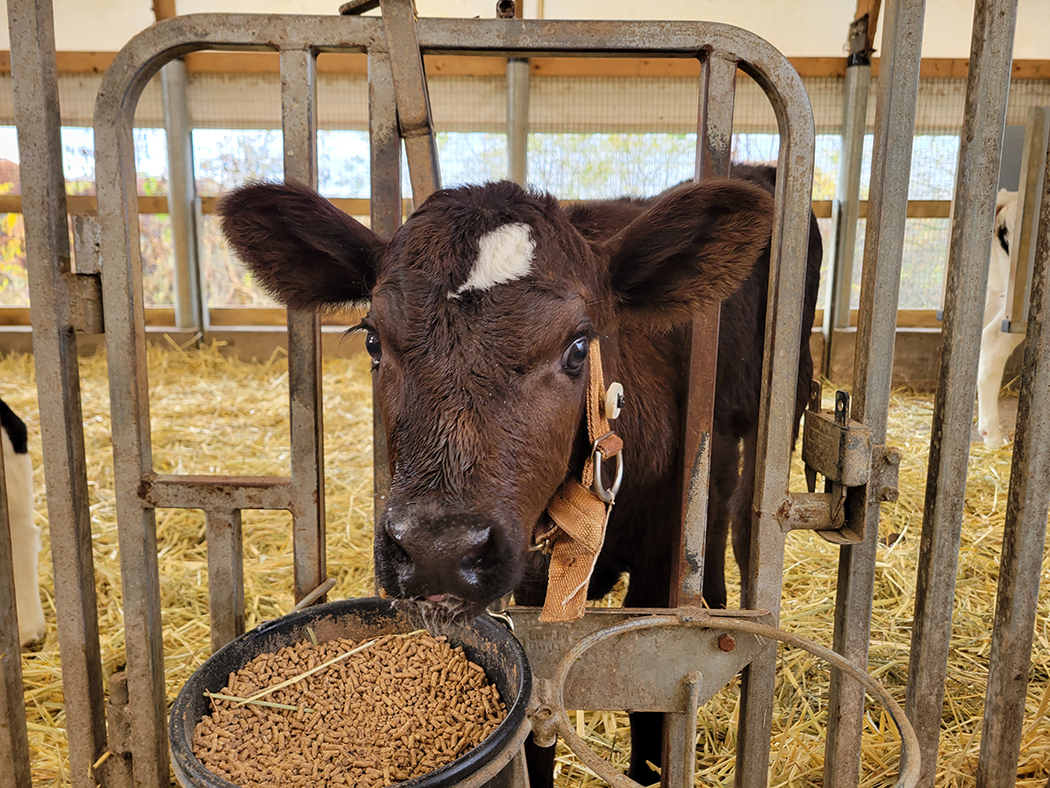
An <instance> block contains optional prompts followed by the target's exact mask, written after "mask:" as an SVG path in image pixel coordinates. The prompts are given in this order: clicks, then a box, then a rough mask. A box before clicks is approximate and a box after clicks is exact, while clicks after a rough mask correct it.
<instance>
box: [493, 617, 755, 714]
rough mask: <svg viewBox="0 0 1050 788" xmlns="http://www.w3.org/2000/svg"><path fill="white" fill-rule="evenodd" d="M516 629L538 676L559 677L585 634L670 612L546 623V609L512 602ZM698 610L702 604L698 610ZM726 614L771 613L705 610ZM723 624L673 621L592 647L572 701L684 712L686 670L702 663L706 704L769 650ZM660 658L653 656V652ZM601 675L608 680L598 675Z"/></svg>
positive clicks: (571, 686)
mask: <svg viewBox="0 0 1050 788" xmlns="http://www.w3.org/2000/svg"><path fill="white" fill-rule="evenodd" d="M507 612H508V613H509V614H510V617H511V619H512V620H513V621H514V634H515V636H516V637H517V638H518V639H519V640H520V641H521V643H522V645H523V646H524V647H525V651H526V653H527V654H528V656H529V665H530V667H531V668H532V674H533V676H535V677H536V678H537V679H549V678H551V677H553V675H554V672H555V669H556V668H557V666H558V663H559V662H560V661H561V659H562V657H563V656H564V655H565V654H566V653H567V652H568V651H569V649H570V648H572V647H573V646H574V645H575V644H576V643H577V642H579V641H580V640H581V639H582V638H584V637H586V636H588V635H591V634H593V633H595V632H598V631H599V630H602V629H606V628H607V627H611V626H613V625H615V624H620V623H623V622H624V621H627V620H630V619H634V618H639V617H643V616H649V615H667V610H664V609H645V608H632V609H630V610H617V609H615V608H610V609H595V610H588V611H587V615H586V616H584V617H583V618H580V619H577V620H576V621H568V622H563V623H557V624H541V623H539V614H540V608H536V607H511V608H509V609H508V611H507ZM697 612H698V613H699V612H700V610H699V609H698V610H697ZM703 612H704V613H705V614H708V613H711V614H716V619H717V617H718V616H722V617H734V616H735V617H744V618H748V619H754V620H758V621H763V622H766V623H769V621H770V619H769V614H768V613H767V612H765V611H754V610H745V611H741V610H734V611H721V610H720V611H708V610H704V611H703ZM724 634H725V633H724V632H721V631H720V630H719V629H717V628H712V629H703V628H695V627H674V628H670V629H664V630H649V631H640V632H637V633H632V634H630V635H626V636H624V637H623V638H621V639H615V640H614V641H612V642H607V643H603V644H601V645H599V646H596V647H594V648H593V649H590V650H589V651H587V652H586V653H585V654H584V656H583V657H582V658H581V659H580V661H579V663H578V664H577V665H576V667H575V668H573V670H572V672H570V673H569V676H568V680H567V681H566V684H565V702H566V704H568V706H567V707H568V708H574V709H631V710H632V711H663V712H672V711H682V710H683V708H682V685H681V680H682V677H683V676H686V675H688V674H690V673H691V672H693V671H695V670H696V669H697V665H698V664H699V665H702V667H703V671H704V681H703V687H702V688H701V690H700V693H699V698H700V701H699V702H700V703H706V702H707V701H708V700H710V699H711V697H713V696H714V694H715V693H716V692H718V690H720V689H721V688H722V687H724V686H725V685H726V684H727V683H728V682H729V680H730V679H731V678H732V677H733V676H735V675H736V674H737V673H738V672H739V671H740V670H741V668H743V667H744V665H746V664H748V662H750V661H751V659H752V658H754V656H755V655H756V654H758V653H759V651H761V649H762V648H763V645H764V644H763V643H762V642H761V641H760V640H759V639H758V638H751V637H743V638H730V639H729V640H725V639H724V638H723V637H722V636H723V635H724ZM654 654H659V655H660V659H659V660H654V659H653V655H654ZM596 675H601V676H602V680H601V681H598V682H596V681H594V676H596Z"/></svg>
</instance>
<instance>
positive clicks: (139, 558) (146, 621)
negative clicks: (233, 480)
mask: <svg viewBox="0 0 1050 788" xmlns="http://www.w3.org/2000/svg"><path fill="white" fill-rule="evenodd" d="M123 120H124V123H123V124H122V126H121V127H120V128H116V129H113V128H107V129H105V130H102V129H99V128H96V129H95V140H96V162H97V163H96V177H97V189H98V194H99V198H98V200H99V220H100V221H101V223H102V259H103V260H105V261H106V265H105V269H104V272H103V276H102V298H103V305H104V308H105V312H106V343H107V346H108V348H109V354H108V359H109V390H110V413H111V420H112V431H113V455H114V463H113V466H114V468H113V479H114V488H115V493H116V502H117V503H116V512H117V527H118V535H119V540H120V580H121V588H122V590H123V598H124V632H125V647H126V649H127V660H128V666H127V674H128V693H129V696H130V697H131V698H133V699H134V700H133V702H131V703H130V704H129V705H128V709H129V716H130V718H131V729H132V736H131V741H132V744H133V756H132V765H133V769H134V782H135V784H136V785H141V786H154V785H155V786H161V785H165V784H166V781H167V780H168V736H167V714H166V708H165V687H164V640H163V632H162V629H161V601H160V571H159V568H158V565H157V527H156V517H155V513H154V510H153V509H152V508H149V507H144V505H143V503H142V501H141V499H140V498H139V485H140V483H141V481H142V479H143V478H144V477H145V476H146V475H147V474H149V473H150V472H151V471H152V468H153V452H152V446H151V437H150V426H149V393H148V386H147V379H146V336H145V326H144V322H143V320H144V318H143V315H144V312H143V308H142V253H141V249H140V247H139V222H138V197H137V194H136V182H135V181H136V179H135V146H134V141H133V139H132V133H131V121H132V118H130V117H125V118H124V119H123ZM103 135H108V137H109V140H110V143H109V144H108V145H100V144H99V140H100V138H101V137H102V136H103ZM110 760H113V759H110Z"/></svg>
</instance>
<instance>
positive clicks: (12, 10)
mask: <svg viewBox="0 0 1050 788" xmlns="http://www.w3.org/2000/svg"><path fill="white" fill-rule="evenodd" d="M7 13H8V29H9V31H10V34H11V72H12V76H13V78H14V80H15V83H16V84H17V85H18V88H19V89H18V90H17V91H15V115H16V125H17V127H18V138H19V150H20V155H21V168H22V177H23V178H24V180H25V183H24V185H23V188H22V205H23V212H24V214H25V233H26V260H27V266H28V269H29V289H30V298H31V301H32V309H31V320H32V326H33V353H34V358H35V365H36V374H37V380H38V381H39V382H40V384H39V385H38V392H37V393H38V402H39V407H40V425H41V426H40V429H41V443H42V444H43V448H44V452H43V454H44V470H45V473H46V476H47V506H48V514H49V516H50V519H51V522H52V523H61V524H62V526H61V527H56V528H53V529H52V532H51V555H52V563H53V566H54V577H55V603H56V608H57V618H58V621H57V623H58V640H59V652H60V656H61V659H62V686H63V692H64V696H65V712H66V728H67V740H68V743H69V763H70V780H71V783H72V785H73V786H74V787H75V788H89V787H90V788H94V786H95V784H96V781H110V782H109V784H110V785H117V784H119V783H120V782H121V780H122V778H123V779H124V780H126V778H127V776H128V765H127V763H126V761H125V760H124V759H123V758H121V757H116V758H110V759H109V760H108V761H107V762H106V763H105V764H104V765H102V766H101V767H100V768H98V769H95V768H94V767H93V764H94V763H95V761H96V759H97V758H98V757H99V756H101V755H102V754H103V753H104V752H105V751H106V748H107V738H106V717H105V698H104V694H103V688H102V659H101V656H100V649H99V637H98V614H97V604H96V596H95V574H94V565H93V561H92V549H91V523H90V516H89V499H88V487H87V469H86V464H85V461H84V433H83V417H82V412H81V407H80V377H79V370H78V367H77V337H76V333H77V331H78V330H79V329H84V328H87V327H89V323H88V321H86V320H84V318H85V315H86V313H88V312H91V313H92V314H94V315H95V316H96V317H100V311H99V310H98V309H97V306H98V301H99V294H98V287H99V282H98V277H97V275H92V274H83V273H80V274H78V273H74V272H73V270H72V266H71V261H70V254H69V236H68V234H67V233H68V231H67V225H66V221H67V213H66V192H65V179H64V178H63V175H62V145H61V140H60V137H59V129H60V124H61V121H60V118H59V101H58V79H57V73H56V68H55V37H54V16H53V13H52V9H51V4H50V3H48V2H33V0H11V2H9V3H8V7H7ZM92 305H93V306H94V308H91V309H89V308H88V307H89V306H92ZM90 327H91V328H93V329H97V328H98V326H97V325H95V323H94V321H91V324H90ZM20 768H21V767H20V766H16V767H15V769H16V770H19V769H20ZM26 768H28V766H27V767H26Z"/></svg>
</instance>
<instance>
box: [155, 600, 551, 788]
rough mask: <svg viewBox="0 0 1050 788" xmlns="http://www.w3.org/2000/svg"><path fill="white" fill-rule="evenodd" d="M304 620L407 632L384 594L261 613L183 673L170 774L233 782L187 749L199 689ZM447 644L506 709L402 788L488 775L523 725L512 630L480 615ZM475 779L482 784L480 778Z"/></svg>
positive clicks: (219, 683) (203, 785) (275, 647)
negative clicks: (275, 614) (266, 616)
mask: <svg viewBox="0 0 1050 788" xmlns="http://www.w3.org/2000/svg"><path fill="white" fill-rule="evenodd" d="M307 627H309V628H310V630H312V631H313V634H314V637H316V638H317V640H318V642H323V641H327V640H334V639H336V638H350V639H352V640H358V641H361V640H370V639H371V638H374V637H377V636H379V635H386V634H391V633H395V632H409V631H411V630H412V629H413V627H412V624H411V622H410V621H409V620H408V618H407V617H406V616H404V615H403V614H401V613H398V612H397V611H396V610H394V609H393V607H392V606H391V605H390V603H389V602H387V601H385V600H382V599H376V598H366V599H346V600H342V601H340V602H329V603H328V604H325V605H317V606H315V607H310V608H307V609H306V610H302V611H300V612H298V613H292V614H290V615H287V616H283V617H281V618H278V619H276V620H274V621H269V622H267V623H265V624H262V625H261V626H259V627H257V628H255V629H253V630H252V631H251V632H246V633H245V634H243V635H241V636H240V637H239V638H237V639H236V640H233V641H231V642H230V643H227V644H226V645H225V646H223V647H222V648H221V649H219V650H218V651H217V652H215V654H213V655H212V656H211V657H210V658H209V659H208V660H207V661H206V662H205V663H204V664H203V665H201V666H200V668H198V669H197V671H196V672H195V673H194V674H193V675H192V676H190V678H189V680H188V681H187V682H186V685H185V686H184V687H183V688H182V690H181V691H180V692H179V696H178V697H177V698H176V699H175V704H174V705H173V706H172V709H171V720H170V721H169V724H168V735H169V738H170V739H171V762H172V765H173V767H174V769H175V777H176V779H178V781H179V783H180V784H181V785H183V786H186V787H187V788H235V787H234V786H233V783H230V782H228V781H227V780H224V779H223V778H221V777H219V776H218V775H215V774H212V773H211V772H209V771H208V770H207V769H205V768H204V766H203V765H202V764H201V762H200V761H198V760H197V758H196V756H194V754H193V730H194V728H195V727H196V725H197V723H198V722H200V720H201V718H202V717H203V716H204V715H205V714H207V713H209V712H210V711H211V708H210V704H211V702H210V701H209V700H208V698H207V697H206V696H205V694H204V693H205V692H221V691H222V688H223V687H225V686H226V683H227V681H229V678H230V673H232V672H234V671H237V670H240V669H241V668H242V667H244V666H245V665H246V664H248V662H250V661H251V660H252V659H254V658H255V657H257V656H258V655H260V654H268V653H273V652H276V651H279V650H280V649H282V648H284V647H285V646H291V645H294V644H295V643H298V642H299V641H300V640H303V639H304V638H308V637H309V635H308V633H307ZM449 641H450V642H451V643H452V645H454V646H462V647H463V651H464V653H465V654H466V655H467V658H468V659H470V660H471V661H472V662H474V663H476V664H478V665H480V666H481V667H482V668H483V669H484V670H485V675H486V676H488V679H489V681H490V682H492V683H493V684H495V685H496V689H498V690H499V694H500V697H501V698H502V699H503V702H504V704H505V705H506V707H507V717H506V719H505V720H503V722H501V723H500V724H499V726H497V728H496V730H495V731H494V732H493V733H492V735H490V736H489V737H488V738H487V739H485V740H484V741H483V742H482V743H481V744H479V745H478V746H477V747H475V748H474V749H472V750H470V751H468V752H466V753H465V754H463V755H462V756H460V757H459V758H457V759H456V760H455V761H453V762H452V763H450V764H447V765H445V766H442V767H441V768H440V769H436V770H434V771H432V772H430V773H428V774H424V775H422V776H420V777H416V778H414V779H412V780H407V781H405V782H403V783H400V784H399V785H402V786H405V788H446V786H455V785H459V784H461V783H463V782H466V781H468V780H470V778H475V779H474V780H471V782H472V783H475V784H476V783H477V780H481V779H483V777H482V775H481V772H482V771H484V772H485V773H486V774H488V775H491V776H492V777H493V778H496V777H497V775H498V774H500V772H501V771H502V770H503V769H504V767H506V766H507V765H508V764H509V763H510V761H511V759H512V758H513V757H514V755H515V753H516V752H517V751H518V749H520V747H521V742H522V740H523V739H524V737H525V734H526V732H527V730H526V727H525V726H527V725H528V722H527V721H526V718H525V711H526V707H527V706H528V703H529V697H530V695H531V693H532V673H531V672H530V670H529V664H528V660H527V659H526V657H525V651H524V649H522V647H521V644H520V643H519V642H518V640H517V638H515V637H514V635H512V634H511V633H510V632H509V631H508V630H507V629H506V627H504V626H503V625H502V624H501V623H499V622H497V621H495V620H493V619H490V618H488V617H487V616H482V617H479V618H476V619H474V621H472V622H471V623H470V624H468V625H466V626H464V627H462V628H461V629H457V630H455V632H454V634H450V636H449ZM482 784H488V781H485V782H484V783H482Z"/></svg>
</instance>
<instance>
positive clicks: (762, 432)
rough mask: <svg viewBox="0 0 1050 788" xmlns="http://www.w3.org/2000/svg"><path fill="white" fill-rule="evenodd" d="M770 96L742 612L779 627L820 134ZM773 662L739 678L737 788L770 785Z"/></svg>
mask: <svg viewBox="0 0 1050 788" xmlns="http://www.w3.org/2000/svg"><path fill="white" fill-rule="evenodd" d="M770 97H771V99H774V106H773V109H774V112H775V113H776V115H777V120H778V123H779V128H780V155H779V156H778V159H777V185H776V197H775V209H774V210H775V215H774V224H773V240H772V246H771V259H770V267H769V290H768V297H767V301H768V304H769V306H768V311H767V314H766V336H765V344H764V351H763V360H762V397H761V399H760V400H759V422H758V448H757V452H756V460H755V467H756V469H757V470H756V474H755V498H754V503H753V516H752V532H751V566H750V571H749V575H748V579H747V584H746V588H745V593H744V605H743V606H744V607H745V608H748V609H765V610H768V611H769V612H770V613H772V614H773V617H774V620H776V619H778V618H779V616H780V590H781V585H782V582H783V575H784V534H783V532H782V531H781V529H780V525H779V523H778V521H777V517H776V512H777V509H778V508H779V507H780V505H781V504H782V503H783V502H784V501H785V500H786V499H787V495H788V477H789V475H790V470H791V449H792V440H791V438H792V425H793V423H794V418H795V393H796V390H797V386H798V354H799V342H800V336H799V334H800V332H799V326H800V325H801V324H802V300H803V293H804V288H805V280H806V258H807V251H808V249H809V223H810V204H811V199H812V194H813V149H814V137H815V135H814V127H813V113H812V110H811V109H810V108H809V106H808V102H807V99H806V96H805V94H804V93H802V92H801V91H800V92H798V93H795V94H793V95H792V99H793V100H794V101H795V102H796V103H797V105H798V106H799V107H801V106H805V112H804V113H801V112H800V111H799V110H798V107H796V108H795V109H794V111H793V115H794V118H795V119H796V121H797V122H796V123H795V124H793V125H791V126H789V124H788V120H787V114H788V109H787V107H786V106H785V105H784V104H783V103H782V102H783V99H782V97H780V96H778V95H775V94H770ZM800 115H802V116H803V117H799V116H800ZM807 339H808V338H807ZM776 656H777V652H776V648H775V647H774V646H773V645H772V644H770V646H769V647H767V648H766V649H765V650H764V651H763V652H762V653H761V654H759V655H758V656H757V657H756V658H755V659H754V660H753V661H752V663H751V664H750V665H749V666H748V667H747V669H746V670H744V672H743V673H742V674H741V675H742V680H741V713H740V726H739V731H738V734H737V751H736V763H737V770H736V785H737V786H743V787H745V788H758V787H759V786H765V785H766V784H767V781H768V776H767V775H768V771H769V743H770V730H771V729H772V724H773V690H774V681H775V678H776Z"/></svg>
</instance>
